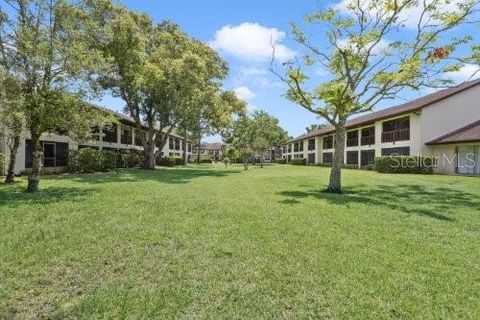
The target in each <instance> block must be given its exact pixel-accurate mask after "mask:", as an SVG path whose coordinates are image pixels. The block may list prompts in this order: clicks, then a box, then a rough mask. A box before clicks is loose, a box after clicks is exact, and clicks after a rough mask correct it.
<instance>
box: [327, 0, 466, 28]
mask: <svg viewBox="0 0 480 320" xmlns="http://www.w3.org/2000/svg"><path fill="white" fill-rule="evenodd" d="M372 1H375V4H374V5H372ZM468 1H469V0H456V1H455V0H454V1H451V2H450V1H445V3H443V4H441V5H439V8H440V12H454V11H456V9H457V5H458V4H465V3H467V2H468ZM352 2H353V3H357V1H356V0H354V1H352V0H341V1H340V2H339V3H337V4H336V5H335V6H334V8H335V9H337V10H339V11H341V12H343V13H345V14H350V13H351V11H350V10H349V9H348V7H349V5H350V4H352ZM432 2H433V0H426V4H427V5H430V4H431V3H432ZM360 3H361V6H362V9H363V10H364V11H365V12H368V13H369V15H370V16H371V17H374V16H375V15H376V14H377V13H378V11H379V9H378V8H379V7H381V6H383V5H384V4H385V3H386V2H384V3H382V1H380V2H378V1H376V0H362V1H361V2H360ZM419 3H421V2H419ZM423 10H424V9H423V5H415V6H413V7H412V8H409V9H407V10H405V11H403V12H402V13H401V14H400V15H399V17H400V19H399V20H400V21H401V22H402V23H403V24H404V25H405V26H406V27H407V28H409V29H416V28H417V23H418V21H419V19H420V17H421V15H422V12H423ZM427 20H429V19H428V17H424V18H423V21H424V23H432V22H435V20H434V19H431V18H430V21H427Z"/></svg>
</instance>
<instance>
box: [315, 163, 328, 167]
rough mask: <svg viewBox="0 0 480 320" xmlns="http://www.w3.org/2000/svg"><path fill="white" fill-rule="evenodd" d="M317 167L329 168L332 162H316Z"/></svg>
mask: <svg viewBox="0 0 480 320" xmlns="http://www.w3.org/2000/svg"><path fill="white" fill-rule="evenodd" d="M315 165H316V166H318V167H324V168H331V167H332V164H331V163H317V164H315Z"/></svg>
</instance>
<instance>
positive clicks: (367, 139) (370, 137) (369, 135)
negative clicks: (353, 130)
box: [361, 127, 375, 146]
mask: <svg viewBox="0 0 480 320" xmlns="http://www.w3.org/2000/svg"><path fill="white" fill-rule="evenodd" d="M361 141H362V143H361V144H362V146H369V145H372V144H375V127H368V128H364V129H362V139H361Z"/></svg>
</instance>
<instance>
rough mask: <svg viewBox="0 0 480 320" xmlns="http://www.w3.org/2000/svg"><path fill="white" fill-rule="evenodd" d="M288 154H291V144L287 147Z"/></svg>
mask: <svg viewBox="0 0 480 320" xmlns="http://www.w3.org/2000/svg"><path fill="white" fill-rule="evenodd" d="M288 153H292V144H291V143H290V144H289V145H288Z"/></svg>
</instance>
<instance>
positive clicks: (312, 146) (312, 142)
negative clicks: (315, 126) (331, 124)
mask: <svg viewBox="0 0 480 320" xmlns="http://www.w3.org/2000/svg"><path fill="white" fill-rule="evenodd" d="M312 150H315V139H310V140H308V151H312Z"/></svg>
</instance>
